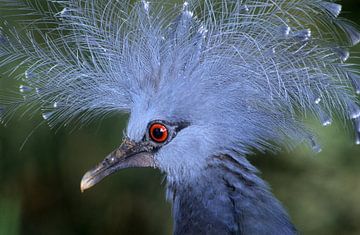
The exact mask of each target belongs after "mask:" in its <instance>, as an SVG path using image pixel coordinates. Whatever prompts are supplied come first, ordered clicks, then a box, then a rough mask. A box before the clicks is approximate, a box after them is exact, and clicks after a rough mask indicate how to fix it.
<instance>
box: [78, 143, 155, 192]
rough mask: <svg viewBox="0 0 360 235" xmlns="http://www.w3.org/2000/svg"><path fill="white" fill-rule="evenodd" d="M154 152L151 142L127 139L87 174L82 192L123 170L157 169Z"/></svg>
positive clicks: (82, 181) (82, 182) (84, 177)
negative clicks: (138, 168) (136, 168)
mask: <svg viewBox="0 0 360 235" xmlns="http://www.w3.org/2000/svg"><path fill="white" fill-rule="evenodd" d="M153 151H154V146H153V145H151V144H150V143H149V142H138V143H136V142H134V141H131V140H129V139H125V140H124V142H123V143H122V144H121V145H120V147H119V148H117V149H115V150H114V151H113V152H112V153H111V154H109V155H108V156H107V157H106V158H105V159H104V160H103V161H102V162H101V163H100V164H99V165H98V166H97V167H95V168H94V169H92V170H90V171H88V172H86V174H85V175H84V176H83V178H82V180H81V183H80V189H81V192H84V191H85V190H86V189H89V188H91V187H93V186H94V185H95V184H97V183H99V182H100V181H101V180H102V179H104V178H105V177H106V176H108V175H111V174H113V173H115V172H117V171H118V170H121V169H125V168H135V167H153V168H155V161H154V154H153Z"/></svg>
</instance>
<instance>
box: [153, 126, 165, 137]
mask: <svg viewBox="0 0 360 235" xmlns="http://www.w3.org/2000/svg"><path fill="white" fill-rule="evenodd" d="M152 134H153V137H154V138H155V139H161V137H163V135H164V132H162V131H161V129H160V128H155V129H154V130H153V133H152Z"/></svg>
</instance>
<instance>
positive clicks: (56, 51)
mask: <svg viewBox="0 0 360 235" xmlns="http://www.w3.org/2000/svg"><path fill="white" fill-rule="evenodd" d="M163 5H164V4H163V3H161V2H156V1H149V2H147V1H139V2H138V3H136V4H134V5H132V4H130V3H129V1H121V2H120V1H115V0H108V1H100V0H76V1H75V0H63V1H48V5H47V7H46V9H44V8H42V7H39V6H40V5H39V4H33V5H29V3H27V2H21V1H10V0H3V1H2V2H1V3H0V8H6V9H9V10H12V9H15V8H20V9H21V10H22V12H23V14H31V15H32V16H33V17H34V19H36V20H35V21H34V22H32V23H29V22H27V21H24V20H21V19H20V20H18V21H17V23H18V24H20V25H22V26H26V25H29V24H30V26H29V27H28V28H25V30H24V32H18V31H17V30H15V29H13V28H11V26H8V25H3V26H2V27H3V28H6V30H3V35H5V36H2V37H0V39H1V40H0V42H1V44H0V58H1V62H0V66H2V67H4V66H10V67H12V69H10V70H9V74H10V75H11V76H13V77H15V78H18V79H20V80H21V81H22V84H21V87H20V93H21V96H20V97H21V98H18V99H14V100H13V101H12V102H2V103H4V104H5V105H8V106H9V107H8V109H6V110H9V111H10V112H11V110H14V109H16V107H18V105H25V106H27V107H31V108H29V109H28V110H29V111H30V110H31V112H36V111H41V112H42V113H43V117H44V119H45V120H46V121H47V122H49V123H50V124H51V125H55V124H57V123H65V124H66V123H68V122H70V121H72V120H74V118H79V119H80V120H82V121H83V122H87V121H91V120H92V119H93V118H94V117H96V116H104V115H107V114H109V113H112V112H118V111H120V112H131V111H132V110H134V109H135V108H134V106H136V105H137V103H139V102H140V101H139V100H141V102H143V103H148V104H147V105H148V106H151V105H155V104H156V105H157V106H159V107H157V108H158V110H161V111H163V112H165V113H166V112H167V113H168V115H169V116H177V117H179V118H181V119H192V120H191V121H193V122H196V121H197V122H207V123H212V124H213V125H218V126H222V127H224V126H225V127H226V129H228V130H229V131H230V132H232V130H233V132H234V133H233V136H235V137H236V138H237V139H238V140H239V142H240V144H241V145H243V146H240V148H242V149H249V148H251V147H255V148H258V149H265V148H268V147H269V146H270V145H271V144H270V143H271V142H272V141H275V142H279V143H282V142H286V139H287V138H288V137H291V138H292V139H300V140H303V139H308V141H309V143H313V142H314V141H313V138H312V137H309V133H308V132H307V131H306V128H304V127H303V124H302V120H303V118H304V117H305V116H306V115H307V114H308V113H312V114H314V115H315V116H317V117H319V120H320V121H321V123H322V124H323V125H324V126H326V125H329V124H331V121H332V117H333V116H336V115H338V116H340V117H344V119H354V120H355V121H354V123H355V125H356V126H357V127H358V126H359V124H358V123H359V121H358V120H359V116H360V111H359V106H358V104H357V101H356V95H355V92H354V89H355V91H356V92H358V90H359V82H358V80H359V79H358V75H357V74H358V70H357V69H356V68H355V67H354V66H352V65H351V64H346V60H347V59H348V57H349V56H350V54H349V52H348V48H349V47H350V46H352V45H355V44H357V43H358V42H359V41H360V33H359V31H358V30H357V29H356V26H355V25H354V24H352V23H350V22H348V21H346V20H343V19H339V18H338V15H339V14H340V11H341V6H340V5H339V4H337V3H334V2H330V1H324V0H315V1H314V0H294V1H286V0H279V1H272V0H265V1H258V0H237V1H235V0H234V1H225V0H223V1H211V0H205V1H196V0H193V1H188V2H184V4H183V5H176V6H170V5H169V6H165V7H164V6H163ZM7 18H8V20H9V21H14V18H13V17H12V16H11V14H9V15H8V16H7ZM20 18H21V17H20ZM4 22H5V21H4ZM53 25H56V27H55V28H54V27H50V26H53ZM13 65H16V66H13ZM23 68H26V72H25V74H19V73H18V71H21V69H23ZM353 86H354V88H353ZM159 97H166V98H165V99H156V98H159ZM154 100H156V101H154ZM151 101H153V102H151ZM154 103H155V104H154ZM1 107H3V106H1ZM1 107H0V114H1V113H5V109H4V108H1ZM357 129H358V128H357ZM239 133H241V134H239ZM356 133H357V135H359V130H357V132H356ZM245 135H246V138H245ZM357 138H359V137H357ZM313 145H314V146H315V148H317V146H316V144H313ZM240 148H239V149H240ZM244 151H245V150H244Z"/></svg>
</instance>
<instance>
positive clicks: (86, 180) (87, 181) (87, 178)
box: [80, 172, 94, 193]
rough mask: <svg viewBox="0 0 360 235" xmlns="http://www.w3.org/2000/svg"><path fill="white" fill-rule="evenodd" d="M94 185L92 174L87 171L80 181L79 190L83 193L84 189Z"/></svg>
mask: <svg viewBox="0 0 360 235" xmlns="http://www.w3.org/2000/svg"><path fill="white" fill-rule="evenodd" d="M92 186H94V181H93V176H92V174H91V173H90V172H87V173H86V174H85V175H84V176H83V178H82V180H81V183H80V191H81V192H82V193H83V192H84V191H85V190H87V189H89V188H91V187H92Z"/></svg>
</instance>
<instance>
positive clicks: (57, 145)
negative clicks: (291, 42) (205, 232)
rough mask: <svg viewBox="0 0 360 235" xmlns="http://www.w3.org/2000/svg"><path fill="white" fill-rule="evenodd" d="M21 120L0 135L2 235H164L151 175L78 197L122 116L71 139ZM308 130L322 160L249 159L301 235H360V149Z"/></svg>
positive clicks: (340, 137)
mask: <svg viewBox="0 0 360 235" xmlns="http://www.w3.org/2000/svg"><path fill="white" fill-rule="evenodd" d="M342 4H343V5H344V12H345V14H344V16H345V17H346V18H350V19H352V20H354V21H357V22H358V23H359V22H360V18H359V16H360V3H359V2H358V0H351V1H350V0H346V1H344V2H343V3H342ZM350 12H351V13H350ZM0 15H1V12H0ZM356 50H357V51H360V48H359V47H357V48H356ZM0 72H1V73H3V72H2V71H0ZM5 82H6V83H8V82H7V80H6V76H3V78H2V79H0V86H2V87H3V86H5ZM39 116H40V115H39ZM19 119H20V118H19ZM19 119H17V118H15V119H14V120H13V121H12V122H10V123H9V125H8V126H7V127H6V128H5V127H3V126H1V127H0V235H16V234H39V235H41V234H89V235H91V234H94V235H95V234H109V235H110V234H129V235H132V234H170V233H171V229H172V225H171V223H172V221H171V220H172V219H171V209H170V205H169V204H168V203H166V201H165V196H164V185H162V184H161V182H162V180H163V176H162V175H161V174H160V173H159V172H158V171H155V170H151V169H128V170H124V171H121V172H119V173H118V174H116V175H114V176H112V177H109V178H108V179H106V180H105V181H104V182H102V183H101V184H99V185H98V186H96V187H95V188H94V189H92V190H90V191H88V192H86V193H84V194H81V193H80V190H79V182H80V179H81V177H82V174H83V173H84V172H85V171H86V170H87V169H89V168H91V167H92V166H93V165H94V164H96V163H97V162H98V161H100V160H102V159H103V157H104V156H105V155H106V154H107V153H109V152H110V151H111V150H112V149H114V148H115V147H117V145H118V144H119V143H120V141H121V138H122V136H121V133H122V130H123V128H124V127H125V125H126V120H127V117H126V116H118V117H113V118H108V119H106V120H104V121H102V122H99V123H96V124H93V125H91V126H88V127H86V128H82V129H81V130H75V131H71V132H69V130H65V129H60V130H58V131H54V130H50V129H49V128H48V127H46V126H45V125H43V126H37V124H38V123H39V122H40V120H24V119H21V120H19ZM314 128H317V129H318V130H319V132H320V139H321V140H322V147H323V151H322V152H321V153H320V154H317V155H315V154H314V153H311V152H310V151H307V150H304V149H303V148H302V147H301V146H300V147H298V148H296V149H295V150H293V151H291V152H289V153H282V154H281V156H271V155H270V154H269V156H266V155H260V154H259V155H256V156H250V157H249V159H250V161H252V162H253V163H254V164H255V165H256V166H257V167H258V168H259V169H260V170H261V171H262V172H263V174H262V176H263V178H264V179H265V180H267V181H268V182H269V183H270V185H272V188H273V190H274V193H275V195H276V196H277V197H278V198H279V199H280V201H282V202H283V203H284V205H285V207H287V208H288V210H289V214H290V215H291V217H292V218H293V220H294V223H295V224H296V225H297V227H298V229H299V230H300V232H301V233H302V234H317V235H321V234H327V235H330V234H360V219H359V218H360V203H359V199H360V158H359V157H360V148H359V147H357V146H355V144H354V141H353V138H352V137H353V136H352V135H351V134H350V133H352V132H351V131H350V130H349V131H346V130H344V129H347V128H344V126H341V125H339V124H338V125H333V126H331V127H328V128H322V127H314ZM24 143H25V145H24V147H23V148H21V146H22V145H23V144H24Z"/></svg>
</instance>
